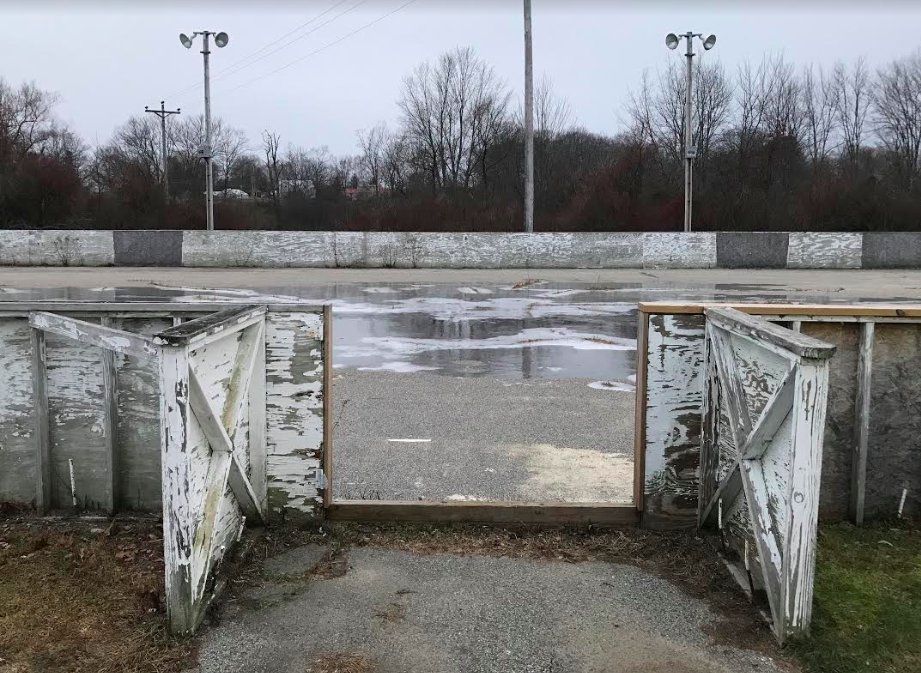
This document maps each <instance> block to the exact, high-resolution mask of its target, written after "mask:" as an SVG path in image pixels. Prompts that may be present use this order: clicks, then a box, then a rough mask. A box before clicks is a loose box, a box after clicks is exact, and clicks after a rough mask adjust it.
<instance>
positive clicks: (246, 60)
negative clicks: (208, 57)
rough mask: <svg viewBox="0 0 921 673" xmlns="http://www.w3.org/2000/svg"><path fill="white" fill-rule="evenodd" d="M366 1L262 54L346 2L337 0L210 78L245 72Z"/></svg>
mask: <svg viewBox="0 0 921 673" xmlns="http://www.w3.org/2000/svg"><path fill="white" fill-rule="evenodd" d="M367 1H368V0H359V1H358V2H356V3H355V4H353V5H352V6H351V7H348V8H347V9H345V10H344V11H342V12H339V13H338V14H336V15H335V16H333V17H332V18H330V19H328V20H327V21H324V22H323V23H321V24H320V25H319V26H316V27H314V28H312V29H311V30H308V31H307V32H306V33H304V34H302V35H298V36H297V37H295V38H294V39H292V40H288V41H287V42H285V43H284V44H282V45H281V46H279V47H277V48H276V49H272V50H271V51H269V52H268V53H263V52H265V51H266V50H267V49H269V48H270V47H272V46H273V45H275V44H278V43H279V42H281V41H282V40H284V39H285V38H286V37H289V36H290V35H293V34H295V33H297V32H299V31H301V30H302V29H304V28H306V27H307V26H309V25H310V24H312V23H314V22H316V21H317V20H319V19H321V18H323V17H324V16H326V15H327V14H329V13H330V12H331V11H333V10H334V9H336V8H337V7H339V6H340V5H342V4H344V3H345V2H347V0H338V2H335V3H334V4H333V5H332V6H330V7H328V8H327V9H325V10H324V11H322V12H320V13H319V14H317V15H316V16H314V17H313V18H311V19H310V20H308V21H305V22H304V23H302V24H300V25H298V26H297V27H296V28H294V29H293V30H290V31H288V32H287V33H285V34H284V35H282V36H280V37H278V38H276V39H274V40H272V41H271V42H269V43H268V44H266V45H264V46H263V47H261V48H260V49H257V50H256V51H254V52H252V53H251V54H249V55H247V56H244V57H243V58H241V59H240V60H238V61H235V62H234V63H231V64H230V65H228V66H227V67H226V68H224V69H223V70H219V71H218V72H217V73H215V75H214V76H213V77H212V79H219V78H220V77H224V76H227V75H232V74H234V73H237V72H240V71H242V70H245V69H246V68H248V67H250V66H251V65H254V64H255V63H258V62H259V61H262V60H265V59H266V58H268V57H269V56H271V55H273V54H276V53H278V52H279V51H281V50H282V49H284V48H286V47H288V46H290V45H292V44H294V43H295V42H297V41H298V40H302V39H304V38H305V37H307V36H309V35H312V34H313V33H315V32H317V31H318V30H320V29H321V28H323V27H324V26H328V25H329V24H331V23H332V22H333V21H336V20H337V19H339V18H340V17H343V16H345V15H346V14H348V13H349V12H351V11H352V10H354V9H356V8H358V7H359V6H361V5H363V4H365V3H366V2H367ZM260 54H261V55H260ZM254 56H256V57H257V58H255V59H253V57H254ZM250 59H252V60H250ZM200 86H201V83H195V84H192V85H190V86H187V87H185V88H184V89H180V90H179V91H177V92H175V93H172V94H170V95H171V96H179V95H181V94H184V93H188V92H189V91H194V90H195V89H197V88H199V87H200Z"/></svg>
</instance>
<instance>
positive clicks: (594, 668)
mask: <svg viewBox="0 0 921 673" xmlns="http://www.w3.org/2000/svg"><path fill="white" fill-rule="evenodd" d="M322 552H323V550H322V548H319V547H307V548H301V549H296V550H293V551H291V552H288V553H286V554H284V555H282V556H281V557H279V558H277V559H275V560H274V561H273V562H272V564H271V565H270V567H269V568H268V569H267V576H268V577H269V578H274V579H268V580H267V581H265V582H264V583H263V584H262V585H261V586H259V587H258V588H254V589H251V590H249V592H248V593H247V594H246V595H245V596H244V597H243V598H242V600H238V601H236V602H232V603H230V605H228V606H227V608H226V609H225V611H224V615H223V618H222V620H221V623H220V625H219V626H217V627H216V628H213V629H209V630H208V631H206V632H205V635H204V637H203V640H202V643H201V647H200V650H199V656H200V664H201V673H212V672H213V673H218V672H220V673H232V672H237V671H239V672H241V673H242V672H244V671H245V672H246V673H261V672H266V673H269V672H271V673H305V672H309V671H314V672H315V673H317V672H320V671H332V670H350V671H351V670H354V671H357V672H359V673H410V672H413V673H415V672H418V673H551V672H553V673H583V672H584V673H589V672H591V673H607V672H610V673H655V672H660V673H665V672H667V673H748V672H752V673H754V672H756V671H757V672H761V673H765V672H771V671H779V670H780V669H779V668H778V667H777V666H776V665H775V663H774V662H773V661H772V660H771V659H769V658H768V657H766V656H764V655H761V654H758V653H755V652H750V651H746V650H742V649H737V648H731V647H726V646H722V645H721V646H715V645H711V644H710V641H709V638H708V636H707V635H706V634H705V632H704V631H703V630H702V629H705V628H707V626H708V625H711V624H712V623H713V622H714V620H715V619H716V616H715V615H714V614H713V613H711V612H710V610H709V609H708V608H707V606H706V605H705V604H704V603H703V602H702V601H699V600H696V599H692V598H689V597H688V596H687V595H685V594H683V593H682V592H681V591H680V590H679V589H677V588H676V587H675V586H674V585H672V584H671V583H669V582H668V581H666V580H664V579H662V578H659V577H656V576H654V575H650V574H648V573H646V572H644V571H642V570H639V569H637V568H633V567H630V566H623V565H615V564H610V563H601V562H590V563H578V564H569V563H563V562H557V561H527V560H520V559H518V560H515V559H509V558H490V557H484V556H459V555H452V554H435V555H415V554H410V553H405V552H397V551H388V550H382V549H376V548H358V549H352V550H351V551H350V552H349V555H348V561H347V562H348V566H347V572H346V574H345V575H344V576H341V577H337V578H334V579H313V580H310V581H306V580H304V577H305V572H306V571H309V569H310V567H311V566H312V565H313V564H315V563H316V562H317V561H318V560H319V559H320V556H321V555H322ZM740 600H744V599H742V598H741V596H740ZM666 606H667V609H665V607H666ZM764 628H767V627H764ZM346 661H351V662H352V663H353V665H355V664H356V662H360V663H361V665H362V667H355V668H349V669H346V668H341V669H336V668H334V667H332V666H331V662H338V663H340V664H341V663H342V662H346Z"/></svg>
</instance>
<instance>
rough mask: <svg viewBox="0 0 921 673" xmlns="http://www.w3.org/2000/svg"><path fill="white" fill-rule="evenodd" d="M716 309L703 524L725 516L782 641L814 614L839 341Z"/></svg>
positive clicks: (708, 359) (710, 345) (711, 324)
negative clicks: (825, 447)
mask: <svg viewBox="0 0 921 673" xmlns="http://www.w3.org/2000/svg"><path fill="white" fill-rule="evenodd" d="M705 315H706V356H705V367H706V373H707V377H706V381H705V390H704V415H703V442H702V447H701V457H700V466H701V467H700V475H701V478H700V500H699V524H700V525H701V526H705V525H708V524H714V523H715V524H716V525H717V526H718V527H719V528H720V530H721V531H722V533H723V535H724V540H725V541H726V543H727V544H728V545H729V546H730V547H732V548H733V549H734V550H735V551H736V552H738V554H739V557H740V558H742V559H744V562H745V567H746V569H748V570H749V571H750V573H751V575H750V576H751V577H752V579H753V583H754V584H755V585H756V586H758V587H760V588H763V589H764V591H765V592H766V594H767V597H768V601H769V603H770V608H771V615H772V617H773V630H774V633H775V636H776V637H777V639H778V641H780V642H781V643H783V642H784V640H785V639H786V638H787V637H789V636H791V635H794V634H798V633H801V632H804V631H805V630H807V629H808V626H809V622H810V619H811V614H812V589H813V578H814V571H815V546H816V526H817V521H818V507H819V484H820V480H821V467H822V441H823V434H824V428H825V407H826V401H827V397H828V358H830V357H831V356H832V355H833V354H834V352H835V347H834V346H832V345H829V344H826V343H824V342H822V341H819V340H817V339H814V338H811V337H807V336H805V335H802V334H800V333H798V332H795V331H793V330H789V329H785V328H783V327H781V326H779V325H775V324H772V323H770V322H768V321H766V320H764V319H762V318H757V317H754V316H750V315H747V314H745V313H742V312H740V311H737V310H735V309H730V308H710V309H707V310H706V311H705Z"/></svg>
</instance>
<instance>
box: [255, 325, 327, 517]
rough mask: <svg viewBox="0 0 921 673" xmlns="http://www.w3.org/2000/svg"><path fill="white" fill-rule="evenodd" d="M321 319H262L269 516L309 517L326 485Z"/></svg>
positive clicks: (319, 502)
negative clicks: (263, 327)
mask: <svg viewBox="0 0 921 673" xmlns="http://www.w3.org/2000/svg"><path fill="white" fill-rule="evenodd" d="M322 323H323V321H322V317H321V316H320V315H318V314H316V313H300V312H290V313H280V312H279V313H270V314H269V315H268V316H267V320H266V333H265V342H266V343H265V348H266V351H265V367H266V391H265V393H266V426H267V427H266V454H267V457H266V472H267V477H268V503H269V513H270V515H275V516H282V517H288V518H301V517H305V516H313V515H316V514H317V513H318V507H319V506H320V505H322V489H323V488H325V483H324V478H323V473H322V469H321V461H322V455H323V366H324V363H323V357H322V354H323V347H322V346H323V343H322V338H323V324H322Z"/></svg>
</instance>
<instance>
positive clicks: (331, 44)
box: [222, 0, 417, 93]
mask: <svg viewBox="0 0 921 673" xmlns="http://www.w3.org/2000/svg"><path fill="white" fill-rule="evenodd" d="M416 1H417V0H407V2H404V3H403V4H402V5H400V6H399V7H397V8H396V9H392V10H390V11H389V12H387V13H386V14H384V15H382V16H379V17H377V18H376V19H374V20H373V21H369V22H368V23H366V24H364V25H363V26H359V27H358V28H356V29H355V30H353V31H351V32H350V33H346V34H345V35H343V36H342V37H340V38H338V39H336V40H333V41H332V42H330V43H328V44H324V45H323V46H322V47H319V48H317V49H314V50H313V51H311V52H309V53H307V54H304V55H303V56H301V57H300V58H296V59H294V60H293V61H290V62H289V63H286V64H285V65H283V66H281V67H280V68H276V69H275V70H270V71H269V72H267V73H265V74H264V75H260V76H259V77H254V78H253V79H251V80H248V81H246V82H243V83H242V84H238V85H237V86H235V87H233V88H231V89H225V90H224V91H223V92H222V93H230V92H231V91H236V90H237V89H242V88H243V87H245V86H249V85H250V84H253V83H254V82H258V81H259V80H261V79H265V78H266V77H270V76H271V75H275V74H277V73H279V72H281V71H282V70H287V69H288V68H290V67H291V66H293V65H297V64H298V63H300V62H302V61H305V60H307V59H308V58H310V57H311V56H316V55H317V54H319V53H320V52H321V51H325V50H326V49H329V48H330V47H334V46H335V45H337V44H339V43H340V42H344V41H345V40H347V39H348V38H350V37H352V36H353V35H356V34H358V33H360V32H361V31H363V30H366V29H367V28H370V27H371V26H373V25H375V24H377V23H380V22H381V21H383V20H384V19H386V18H388V17H391V16H393V15H394V14H396V13H397V12H399V11H400V10H402V9H404V8H406V7H409V6H410V5H411V4H413V3H414V2H416Z"/></svg>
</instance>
